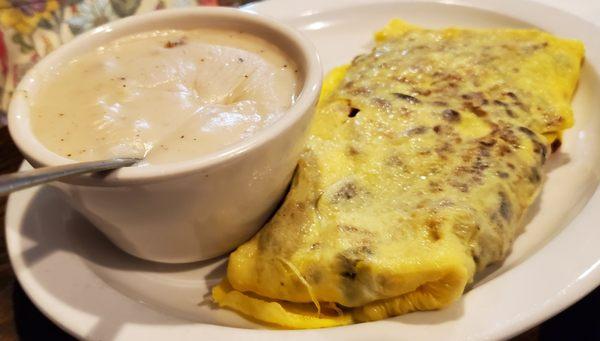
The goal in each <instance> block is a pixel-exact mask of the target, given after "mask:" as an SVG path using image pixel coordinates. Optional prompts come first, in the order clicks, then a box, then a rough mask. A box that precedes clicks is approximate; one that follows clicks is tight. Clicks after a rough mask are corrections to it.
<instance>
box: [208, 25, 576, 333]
mask: <svg viewBox="0 0 600 341" xmlns="http://www.w3.org/2000/svg"><path fill="white" fill-rule="evenodd" d="M375 40H376V46H375V47H374V49H373V50H372V51H371V52H370V53H368V54H364V55H360V56H358V57H356V58H355V59H354V60H353V61H352V63H351V64H350V65H347V66H342V67H339V68H337V69H335V70H333V71H332V72H331V73H330V74H329V76H328V77H327V79H326V80H325V83H324V87H323V91H322V96H321V99H320V103H319V106H318V108H317V112H316V115H315V118H314V121H313V123H312V126H311V128H310V136H309V139H308V142H307V144H306V149H305V151H304V152H303V155H302V157H301V160H300V161H299V164H298V168H297V171H296V174H295V177H294V179H293V182H292V185H291V189H290V191H289V193H288V195H287V197H286V198H285V200H284V202H283V204H282V206H281V207H280V208H279V210H278V211H277V212H276V214H275V215H274V216H273V218H272V219H271V220H270V221H269V222H268V223H267V224H266V225H265V226H264V228H263V229H262V230H261V231H260V232H259V233H258V234H257V235H256V236H254V237H253V238H252V239H251V240H250V241H248V242H246V243H245V244H243V245H241V246H240V247H239V248H238V249H237V250H236V251H235V252H233V253H232V254H231V256H230V259H229V264H228V269H227V278H226V279H225V280H224V281H223V283H221V284H220V285H218V286H217V287H215V288H214V289H213V297H214V299H215V301H216V302H217V303H218V304H219V305H220V306H221V307H227V308H230V309H233V310H235V311H238V312H240V313H241V314H243V315H246V316H249V317H252V318H253V319H256V320H259V321H262V322H264V323H267V324H270V325H277V326H279V327H284V328H320V327H329V326H337V325H344V324H350V323H357V322H363V321H373V320H379V319H384V318H388V317H391V316H396V315H400V314H404V313H408V312H411V311H416V310H433V309H439V308H443V307H445V306H447V305H449V304H451V303H452V302H454V301H456V300H457V299H458V298H459V297H460V296H461V295H462V293H463V292H464V290H465V287H466V286H467V285H468V284H469V283H470V282H472V281H473V276H474V274H475V273H476V272H477V271H480V270H482V269H484V268H485V267H486V266H488V265H489V264H491V263H493V262H497V261H500V260H502V259H504V258H505V257H506V255H507V253H508V251H509V248H510V246H511V244H512V242H513V240H514V238H515V235H516V231H517V228H518V227H519V224H520V223H521V220H522V218H523V216H524V214H525V212H526V210H527V208H528V207H529V206H530V205H531V204H532V202H533V201H534V200H535V198H536V196H537V195H538V193H539V192H540V189H541V186H542V183H543V177H544V174H543V168H542V166H543V165H544V162H545V161H546V158H547V157H548V155H549V154H550V152H551V150H552V149H553V148H554V149H555V148H557V147H558V146H559V144H560V138H561V132H562V131H563V130H565V129H567V128H569V127H570V126H572V124H573V112H572V109H571V106H570V101H571V98H572V96H573V93H574V91H575V88H576V85H577V81H578V78H579V73H580V67H581V63H582V60H583V55H584V47H583V45H582V44H581V43H580V42H578V41H573V40H566V39H560V38H557V37H554V36H552V35H550V34H548V33H545V32H541V31H538V30H534V29H526V30H517V29H485V30H484V29H481V30H476V29H459V28H448V29H441V30H432V29H424V28H420V27H416V26H413V25H410V24H407V23H405V22H403V21H400V20H393V21H391V22H390V23H389V24H388V25H387V26H386V27H385V28H384V29H383V30H381V31H380V32H378V33H377V34H376V35H375Z"/></svg>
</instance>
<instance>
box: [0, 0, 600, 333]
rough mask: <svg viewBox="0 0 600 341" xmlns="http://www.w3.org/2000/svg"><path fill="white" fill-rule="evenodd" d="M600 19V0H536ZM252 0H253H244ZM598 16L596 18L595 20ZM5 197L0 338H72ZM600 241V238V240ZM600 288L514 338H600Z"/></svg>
mask: <svg viewBox="0 0 600 341" xmlns="http://www.w3.org/2000/svg"><path fill="white" fill-rule="evenodd" d="M536 1H541V2H545V3H546V4H550V5H553V6H556V7H559V8H563V9H565V10H567V9H571V12H573V13H575V14H577V15H580V16H581V17H584V18H587V19H588V20H590V21H593V22H596V23H599V22H600V20H598V21H596V20H597V19H598V18H600V1H599V2H595V1H591V0H589V1H585V0H571V1H564V0H536ZM244 2H250V1H244ZM594 19H596V20H594ZM22 160H23V158H22V155H21V154H20V153H19V151H18V150H17V148H16V147H15V145H14V143H13V142H12V140H11V138H10V136H9V134H8V130H7V129H6V128H5V127H3V128H0V173H9V172H14V171H16V170H17V169H18V167H19V165H20V164H21V162H22ZM5 210H6V198H0V229H1V232H0V341H12V340H39V339H44V340H46V339H47V340H69V339H72V338H71V337H70V336H68V335H67V334H66V333H64V332H62V331H61V330H60V329H59V328H58V327H56V326H55V325H53V324H52V322H50V321H49V320H48V319H47V318H46V317H45V316H43V315H42V313H40V312H39V310H37V309H36V308H35V306H34V305H33V303H32V302H31V301H30V300H29V298H28V297H27V295H26V294H25V293H24V292H23V290H22V289H21V287H20V286H19V284H18V282H17V281H16V279H15V277H14V273H13V272H12V269H11V266H10V261H9V259H8V254H7V252H6V242H5V235H4V233H5V232H4V231H5V230H4V214H5ZM599 242H600V241H599ZM598 308H600V288H597V289H596V290H594V291H593V292H592V293H590V294H589V295H588V296H586V297H585V298H583V299H582V300H581V301H579V302H578V303H576V304H575V305H573V306H572V307H570V308H568V309H567V310H565V311H564V312H562V313H561V314H559V315H557V316H555V317H554V318H552V319H550V320H548V321H546V322H544V323H542V324H541V325H539V326H536V327H534V328H532V329H530V330H529V331H527V332H525V333H523V334H521V335H518V336H517V337H515V338H513V340H518V341H524V340H527V341H529V340H566V339H575V340H600V314H598Z"/></svg>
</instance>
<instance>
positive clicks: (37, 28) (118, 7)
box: [0, 0, 252, 124]
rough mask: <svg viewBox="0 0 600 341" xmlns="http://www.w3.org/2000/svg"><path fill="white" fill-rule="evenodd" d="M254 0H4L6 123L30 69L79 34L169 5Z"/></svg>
mask: <svg viewBox="0 0 600 341" xmlns="http://www.w3.org/2000/svg"><path fill="white" fill-rule="evenodd" d="M251 1H252V0H250V1H248V0H246V1H243V0H239V1H236V0H0V124H5V119H6V110H7V108H8V104H9V102H10V97H11V95H12V92H13V90H14V88H15V87H16V85H17V84H18V82H19V80H20V79H21V77H22V76H23V75H24V74H25V72H26V71H27V70H28V69H29V68H30V67H31V66H32V65H33V64H35V63H36V62H37V61H38V60H39V59H40V58H42V57H44V56H45V55H47V54H48V53H50V52H51V51H52V50H54V49H55V48H57V47H58V46H60V45H61V44H64V43H65V42H67V41H69V40H71V39H72V38H73V37H74V36H76V35H78V34H80V33H82V32H85V31H87V30H89V29H91V28H94V27H96V26H99V25H102V24H105V23H107V22H109V21H113V20H116V19H119V18H123V17H127V16H130V15H135V14H139V13H144V12H149V11H154V10H160V9H163V8H174V7H186V6H219V5H221V6H239V5H242V4H244V3H247V2H251Z"/></svg>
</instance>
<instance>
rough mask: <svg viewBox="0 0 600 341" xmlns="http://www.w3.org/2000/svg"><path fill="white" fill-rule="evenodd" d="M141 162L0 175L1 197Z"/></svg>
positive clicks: (79, 164) (93, 163)
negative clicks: (84, 174) (36, 186)
mask: <svg viewBox="0 0 600 341" xmlns="http://www.w3.org/2000/svg"><path fill="white" fill-rule="evenodd" d="M138 161H141V159H136V158H119V159H110V160H101V161H89V162H77V163H70V164H66V165H61V166H52V167H42V168H36V169H33V170H30V171H25V172H17V173H10V174H5V175H0V196H3V195H6V194H8V193H10V192H13V191H18V190H20V189H24V188H28V187H32V186H35V185H40V184H43V183H46V182H50V181H54V180H58V179H61V178H64V177H67V176H72V175H77V174H83V173H90V172H100V171H105V170H110V169H116V168H121V167H125V166H131V165H133V164H134V163H136V162H138Z"/></svg>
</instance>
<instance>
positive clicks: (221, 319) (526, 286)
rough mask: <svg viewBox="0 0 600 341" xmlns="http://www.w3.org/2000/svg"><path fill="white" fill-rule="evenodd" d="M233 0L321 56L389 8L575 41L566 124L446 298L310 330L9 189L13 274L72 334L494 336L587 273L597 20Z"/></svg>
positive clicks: (437, 6) (525, 322)
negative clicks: (490, 251) (509, 238)
mask: <svg viewBox="0 0 600 341" xmlns="http://www.w3.org/2000/svg"><path fill="white" fill-rule="evenodd" d="M450 3H452V4H450ZM247 8H248V9H249V10H254V11H257V12H260V13H264V14H268V15H271V16H274V17H277V18H280V19H282V20H283V21H285V22H287V23H289V24H291V25H294V26H296V27H298V28H299V29H300V30H302V31H304V32H305V33H306V34H307V35H308V36H309V37H310V38H311V39H312V40H313V41H314V42H315V44H316V45H317V49H318V50H319V52H320V54H321V56H322V58H323V62H324V65H325V68H326V69H329V68H331V67H332V66H334V65H338V64H343V63H345V62H347V61H349V60H350V59H351V58H352V57H353V56H355V55H356V54H357V53H360V52H362V51H367V50H368V49H369V46H370V44H371V43H370V41H371V35H372V33H373V32H374V31H375V30H377V29H378V28H380V27H381V26H383V25H384V24H385V23H386V21H387V20H389V19H391V18H393V17H400V18H404V19H406V20H409V21H411V22H413V23H416V24H421V25H424V26H429V27H443V26H448V25H458V26H466V27H500V26H511V27H529V26H537V27H540V28H542V29H545V30H548V31H550V32H552V33H555V34H558V35H561V36H565V37H573V38H578V39H581V40H583V41H584V42H585V43H586V45H587V59H586V64H585V67H584V69H583V74H582V78H581V82H580V86H579V90H578V92H577V96H576V98H575V101H574V107H575V113H576V126H575V127H574V128H572V129H570V130H569V131H568V132H567V133H566V134H565V138H564V140H565V143H564V145H563V147H562V149H561V152H560V153H558V154H555V155H553V156H552V157H551V159H550V162H549V165H548V168H547V170H548V173H549V175H548V180H547V182H546V183H545V185H544V190H543V193H542V195H541V199H540V200H538V202H537V203H536V205H534V207H533V209H532V210H531V214H530V217H529V219H528V224H527V225H526V227H525V232H524V233H523V234H522V235H521V236H520V237H519V238H518V239H517V241H516V243H515V245H514V248H513V251H512V253H511V255H510V256H509V258H508V259H507V260H506V261H505V262H504V264H502V265H501V266H496V267H495V268H494V269H491V270H490V271H488V272H487V273H486V275H487V276H480V280H479V281H478V282H477V283H476V285H475V286H474V288H472V289H471V290H470V291H468V292H467V293H466V294H465V295H464V297H463V298H462V299H461V300H459V301H458V302H457V303H456V304H454V305H452V306H451V307H449V308H447V309H443V310H440V311H434V312H421V313H413V314H408V315H404V316H400V317H397V318H393V319H389V320H385V321H378V322H372V323H363V324H357V325H352V326H347V327H339V328H330V329H322V330H306V331H282V330H267V329H262V328H261V327H260V326H257V325H255V324H253V323H251V322H249V321H246V320H244V319H243V318H241V317H239V316H238V315H236V314H235V313H232V312H230V311H227V310H221V309H214V307H212V306H211V305H210V304H209V303H208V301H207V300H206V297H207V294H208V292H209V287H210V286H212V285H213V284H215V283H216V282H218V281H219V279H220V278H221V276H222V275H223V270H224V265H225V264H224V260H223V259H222V260H217V261H212V262H205V263H196V264H190V265H160V264H154V263H150V262H145V261H141V260H138V259H134V258H132V257H130V256H128V255H126V254H124V253H123V252H120V251H119V250H117V249H116V248H115V247H114V246H112V245H111V244H110V243H109V242H107V241H106V239H104V237H102V236H101V235H100V234H99V232H97V231H96V230H95V229H94V228H93V227H92V226H90V224H89V223H87V222H86V221H85V220H83V219H82V218H81V217H80V216H79V215H78V214H76V213H75V212H73V211H72V210H71V209H70V208H69V207H68V206H67V205H66V203H65V202H64V200H63V198H62V197H61V195H60V194H59V193H58V192H57V191H55V190H54V189H52V188H50V187H43V188H38V189H33V190H28V191H23V192H20V193H17V194H14V195H12V196H11V197H10V200H9V202H8V206H7V215H6V229H7V231H6V233H7V242H8V250H9V254H10V257H11V260H12V263H13V267H14V270H15V273H16V274H17V277H18V279H19V281H20V282H21V284H22V286H23V288H24V289H25V291H26V292H27V294H28V295H29V296H30V297H31V298H32V300H33V301H34V302H35V304H36V305H37V306H38V307H39V308H40V309H41V310H42V311H43V312H44V313H45V314H46V315H48V316H49V318H51V319H52V320H53V321H54V322H56V323H57V324H58V325H60V326H61V327H63V328H64V329H65V330H67V331H69V332H70V333H72V334H73V335H75V336H78V337H82V338H91V339H103V340H109V339H121V340H164V339H173V340H175V339H177V340H188V339H189V340H214V339H233V338H235V337H244V338H245V339H271V340H276V339H280V338H282V337H286V338H290V339H300V338H307V339H312V340H316V339H330V338H344V339H346V340H354V339H356V340H358V339H364V338H365V337H367V336H369V337H373V338H375V339H396V340H397V339H420V340H421V339H445V340H450V339H481V338H494V339H496V338H503V337H508V336H511V335H514V334H516V333H518V332H520V331H523V330H524V329H526V328H528V327H531V326H533V325H535V324H536V323H539V322H541V321H542V320H544V319H546V318H548V317H550V316H551V315H553V314H556V313H557V312H559V311H560V310H562V309H564V308H565V307H567V306H568V305H569V304H572V303H573V302H575V301H576V300H578V299H579V298H581V297H582V296H584V295H585V294H586V293H588V292H589V291H591V290H592V289H593V288H595V287H596V286H597V285H598V284H599V283H600V266H599V265H600V247H598V241H600V229H598V228H597V223H596V222H597V221H598V219H600V213H599V209H600V193H598V192H597V191H596V188H597V185H598V182H599V179H600V176H599V175H600V174H599V172H598V170H599V169H600V151H599V148H600V115H599V113H598V110H599V109H598V108H600V96H598V95H597V94H598V93H599V92H600V80H599V77H598V73H597V70H598V69H600V45H598V44H597V43H596V42H595V39H596V38H597V37H598V36H600V29H598V28H597V27H595V26H594V25H592V24H590V23H587V22H585V21H583V20H582V19H579V18H577V17H574V16H572V15H569V14H567V13H564V12H561V11H559V10H556V9H552V8H549V7H545V6H543V5H539V4H536V3H531V2H525V1H519V0H505V1H501V2H500V1H497V2H491V1H473V0H464V1H462V0H458V1H457V0H454V1H440V2H439V3H432V2H421V1H416V2H415V1H412V2H405V1H378V2H375V1H370V0H345V1H341V0H340V1H332V0H329V1H323V0H304V1H296V0H275V1H267V2H264V3H259V4H256V5H252V6H249V7H247ZM252 328H259V329H252Z"/></svg>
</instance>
